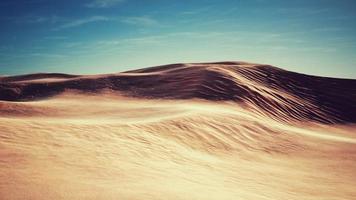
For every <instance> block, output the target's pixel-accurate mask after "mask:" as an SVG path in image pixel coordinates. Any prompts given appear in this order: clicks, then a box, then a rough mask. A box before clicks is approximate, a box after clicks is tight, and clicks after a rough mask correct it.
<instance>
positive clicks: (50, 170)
mask: <svg viewBox="0 0 356 200" xmlns="http://www.w3.org/2000/svg"><path fill="white" fill-rule="evenodd" d="M355 85H356V80H346V79H336V78H325V77H315V76H309V75H304V74H298V73H294V72H289V71H285V70H282V69H279V68H276V67H272V66H267V65H258V64H250V63H245V62H219V63H193V64H173V65H165V66H158V67H151V68H145V69H140V70H134V71H128V72H123V73H117V74H105V75H90V76H80V75H66V74H32V75H24V76H13V77H1V78H0V99H1V101H0V180H1V181H0V197H1V199H130V200H131V199H172V200H175V199H197V200H198V199H199V200H200V199H203V200H205V199H206V200H209V199H218V200H225V199H226V200H230V199H246V200H248V199H251V200H256V199H345V200H346V199H356V198H355V197H356V191H355V186H356V135H355V134H354V132H355V130H356V125H355V122H356V112H355V111H356V107H355V106H356V87H355Z"/></svg>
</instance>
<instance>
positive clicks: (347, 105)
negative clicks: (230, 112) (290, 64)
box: [0, 62, 356, 123]
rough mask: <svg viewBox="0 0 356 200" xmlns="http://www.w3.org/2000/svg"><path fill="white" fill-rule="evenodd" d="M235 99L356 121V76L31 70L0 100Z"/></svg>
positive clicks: (12, 80) (219, 68) (261, 70)
mask: <svg viewBox="0 0 356 200" xmlns="http://www.w3.org/2000/svg"><path fill="white" fill-rule="evenodd" d="M69 89H75V90H79V91H80V92H91V93H93V92H99V91H102V90H112V91H117V92H120V93H121V94H125V95H127V96H134V97H144V98H165V99H191V98H201V99H207V100H214V101H235V102H238V103H240V104H241V105H243V106H245V107H246V108H249V109H251V110H254V111H255V112H260V113H261V114H265V115H268V116H270V117H273V118H275V119H277V120H284V121H291V120H297V121H309V120H312V121H319V122H324V123H335V122H338V123H350V122H351V123H352V122H356V80H350V79H336V78H325V77H316V76H309V75H304V74H299V73H294V72H289V71H285V70H282V69H279V68H276V67H272V66H268V65H259V64H250V63H245V62H220V63H197V64H173V65H165V66H158V67H151V68H146V69H140V70H134V71H129V72H124V73H118V74H108V75H96V76H75V75H66V74H32V75H23V76H13V77H3V78H1V79H0V99H1V100H7V101H28V100H36V99H40V98H45V97H50V96H54V95H58V94H60V93H62V92H64V91H65V90H69Z"/></svg>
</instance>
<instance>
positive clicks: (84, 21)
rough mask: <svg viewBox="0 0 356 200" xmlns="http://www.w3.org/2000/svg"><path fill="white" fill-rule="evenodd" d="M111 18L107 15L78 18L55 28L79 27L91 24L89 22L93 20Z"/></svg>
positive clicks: (107, 19) (108, 19)
mask: <svg viewBox="0 0 356 200" xmlns="http://www.w3.org/2000/svg"><path fill="white" fill-rule="evenodd" d="M110 20H111V18H109V17H105V16H91V17H88V18H83V19H76V20H73V21H70V22H68V23H65V24H62V25H61V26H59V27H57V28H55V29H54V30H61V29H67V28H73V27H78V26H82V25H84V24H89V23H93V22H99V21H110Z"/></svg>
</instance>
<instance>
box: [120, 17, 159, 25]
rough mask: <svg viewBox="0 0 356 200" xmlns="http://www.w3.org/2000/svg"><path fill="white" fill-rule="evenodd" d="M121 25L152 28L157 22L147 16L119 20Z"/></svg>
mask: <svg viewBox="0 0 356 200" xmlns="http://www.w3.org/2000/svg"><path fill="white" fill-rule="evenodd" d="M120 21H121V22H122V23H126V24H131V25H136V26H153V25H158V24H159V23H158V21H157V20H155V19H153V18H151V17H149V16H141V17H126V18H123V19H121V20H120Z"/></svg>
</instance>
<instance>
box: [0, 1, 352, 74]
mask: <svg viewBox="0 0 356 200" xmlns="http://www.w3.org/2000/svg"><path fill="white" fill-rule="evenodd" d="M0 25H1V31H0V75H16V74H27V73H37V72H62V73H70V74H98V73H114V72H120V71H125V70H130V69H137V68H143V67H150V66H155V65H162V64H169V63H187V62H210V61H247V62H253V63H263V64H270V65H274V66H277V67H281V68H284V69H287V70H291V71H295V72H300V73H307V74H312V75H319V76H329V77H340V78H356V1H354V0H298V1H286V0H82V1H79V0H78V1H73V0H26V1H25V0H1V1H0Z"/></svg>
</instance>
